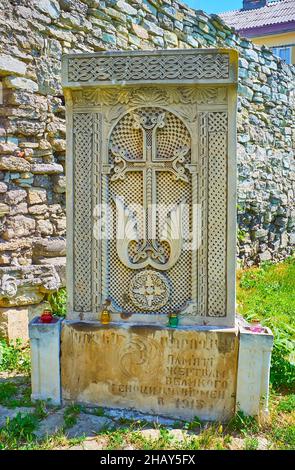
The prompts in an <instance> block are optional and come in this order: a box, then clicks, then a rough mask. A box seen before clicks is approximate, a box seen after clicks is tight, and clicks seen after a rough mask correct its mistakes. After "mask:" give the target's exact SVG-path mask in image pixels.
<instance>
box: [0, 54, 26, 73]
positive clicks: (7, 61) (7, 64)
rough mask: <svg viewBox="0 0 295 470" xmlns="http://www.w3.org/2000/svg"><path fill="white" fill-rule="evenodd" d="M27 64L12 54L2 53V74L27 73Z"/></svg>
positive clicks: (0, 62)
mask: <svg viewBox="0 0 295 470" xmlns="http://www.w3.org/2000/svg"><path fill="white" fill-rule="evenodd" d="M26 68H27V66H26V64H25V63H24V62H22V61H21V60H18V59H15V58H14V57H11V56H10V55H6V54H0V75H11V74H12V73H13V74H15V75H25V73H26Z"/></svg>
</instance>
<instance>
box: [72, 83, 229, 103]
mask: <svg viewBox="0 0 295 470" xmlns="http://www.w3.org/2000/svg"><path fill="white" fill-rule="evenodd" d="M226 98H227V89H226V88H225V87H222V86H220V87H214V88H210V87H206V88H192V87H188V86H182V87H174V86H172V87H169V88H162V87H161V88H154V87H153V88H150V87H148V86H146V87H144V86H142V87H136V86H135V87H133V88H132V89H127V88H123V89H122V87H118V88H113V89H109V88H107V89H104V88H99V89H96V88H94V89H93V88H89V89H85V90H75V91H73V100H74V103H75V105H77V106H79V105H85V104H90V103H91V104H95V105H105V106H111V105H112V106H115V105H117V104H121V105H127V104H129V105H134V106H138V105H146V106H150V105H151V103H153V105H158V106H164V105H167V104H169V105H172V104H185V105H188V104H194V103H199V104H202V103H224V102H225V101H226Z"/></svg>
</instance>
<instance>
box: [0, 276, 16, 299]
mask: <svg viewBox="0 0 295 470" xmlns="http://www.w3.org/2000/svg"><path fill="white" fill-rule="evenodd" d="M16 293H17V283H16V279H15V278H14V277H12V276H9V274H4V275H3V276H2V279H1V280H0V296H1V297H8V298H10V297H14V296H15V295H16Z"/></svg>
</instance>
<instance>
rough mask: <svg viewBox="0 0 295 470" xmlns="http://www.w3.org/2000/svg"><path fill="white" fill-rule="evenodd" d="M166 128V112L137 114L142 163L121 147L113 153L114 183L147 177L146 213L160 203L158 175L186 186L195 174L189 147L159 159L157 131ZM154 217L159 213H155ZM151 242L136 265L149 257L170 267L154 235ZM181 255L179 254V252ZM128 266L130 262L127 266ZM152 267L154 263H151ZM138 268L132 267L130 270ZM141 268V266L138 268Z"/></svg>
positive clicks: (149, 223)
mask: <svg viewBox="0 0 295 470" xmlns="http://www.w3.org/2000/svg"><path fill="white" fill-rule="evenodd" d="M164 126H165V112H161V113H160V114H158V113H153V112H151V113H150V114H149V115H139V114H136V113H134V114H133V127H134V128H135V129H141V130H142V134H143V155H142V159H141V160H132V159H130V158H128V157H127V156H126V151H125V150H124V149H120V148H118V147H112V148H111V152H112V154H113V155H114V165H113V166H112V170H113V174H112V176H111V181H117V180H119V179H120V180H125V178H126V176H127V175H128V173H130V172H132V171H137V172H138V171H140V172H142V173H143V188H144V197H143V201H144V211H145V213H147V212H149V211H151V210H152V208H153V207H154V206H153V204H155V203H156V181H157V180H156V172H157V171H166V172H170V173H172V175H173V177H174V179H175V180H181V181H184V182H185V183H188V182H189V177H188V175H187V174H186V170H188V171H190V172H192V166H191V165H189V164H185V157H186V155H187V153H188V152H189V147H187V146H184V147H182V148H180V149H178V150H176V152H175V154H174V156H173V157H172V158H167V159H162V160H161V159H159V158H157V129H160V128H163V127H164ZM151 214H152V216H151V217H153V216H154V215H155V212H153V211H152V212H151ZM151 217H146V218H145V226H146V227H145V228H146V233H148V234H149V235H150V233H151V230H152V228H153V227H154V224H153V220H149V219H150V218H151ZM147 238H148V240H143V243H142V244H141V245H138V248H137V254H136V255H135V257H134V259H133V261H135V262H138V261H139V260H140V259H145V258H147V256H148V257H149V258H152V259H153V260H155V262H156V265H157V266H158V265H159V264H161V263H163V265H162V267H163V269H164V267H165V266H166V263H165V261H166V260H165V256H164V250H163V247H162V246H161V245H160V244H159V243H157V241H156V240H155V239H154V236H153V234H152V235H151V236H148V237H147ZM178 251H179V250H178ZM125 264H127V262H125ZM150 265H152V262H150ZM131 266H132V267H134V265H131V264H130V265H129V267H131ZM140 266H141V265H140V264H138V265H137V267H140Z"/></svg>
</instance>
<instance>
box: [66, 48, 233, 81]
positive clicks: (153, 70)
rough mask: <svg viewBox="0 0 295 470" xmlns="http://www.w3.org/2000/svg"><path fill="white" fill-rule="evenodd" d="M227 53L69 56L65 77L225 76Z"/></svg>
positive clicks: (69, 79) (189, 78)
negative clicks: (66, 75)
mask: <svg viewBox="0 0 295 470" xmlns="http://www.w3.org/2000/svg"><path fill="white" fill-rule="evenodd" d="M228 77H229V55H228V54H216V53H213V54H210V53H206V54H205V53H204V54H198V55H196V54H183V55H179V54H176V55H174V56H173V55H169V56H156V55H155V56H144V55H142V56H140V57H136V56H135V57H134V56H133V57H130V56H129V57H106V56H105V57H86V58H81V57H75V58H70V59H69V68H68V81H70V82H95V81H98V82H99V81H108V80H111V81H132V82H136V81H139V80H141V81H143V80H149V81H150V82H152V81H159V80H166V81H169V80H172V81H173V80H194V79H195V80H198V79H212V78H215V79H227V78H228Z"/></svg>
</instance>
